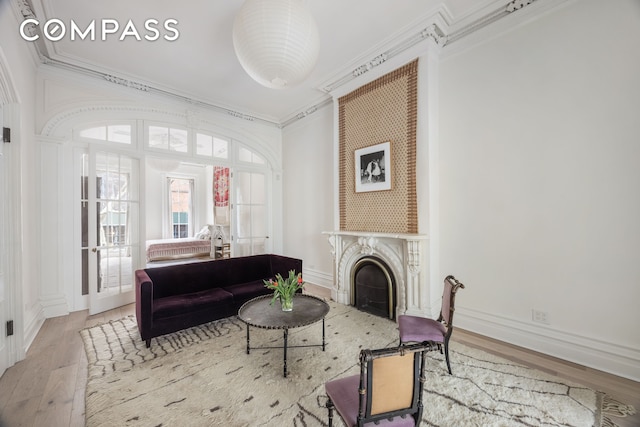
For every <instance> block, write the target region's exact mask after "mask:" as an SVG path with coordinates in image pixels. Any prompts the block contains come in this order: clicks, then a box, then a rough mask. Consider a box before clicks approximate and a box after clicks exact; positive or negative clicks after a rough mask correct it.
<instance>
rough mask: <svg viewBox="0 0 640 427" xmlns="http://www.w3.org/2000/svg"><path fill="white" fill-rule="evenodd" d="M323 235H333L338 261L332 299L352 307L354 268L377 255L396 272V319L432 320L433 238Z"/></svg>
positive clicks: (360, 233) (352, 233)
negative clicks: (431, 251)
mask: <svg viewBox="0 0 640 427" xmlns="http://www.w3.org/2000/svg"><path fill="white" fill-rule="evenodd" d="M323 234H325V235H328V236H329V244H330V245H331V254H332V255H333V260H334V277H335V281H336V283H335V284H334V287H333V289H332V290H331V294H332V295H331V296H332V298H333V299H334V300H335V301H337V302H339V303H342V304H352V292H353V291H352V286H351V275H352V269H353V267H354V265H355V264H356V263H357V262H358V260H360V259H361V258H363V257H366V256H374V257H377V258H380V259H382V260H383V261H384V262H385V263H386V264H387V265H388V266H389V268H390V269H391V270H392V272H393V275H394V278H395V281H396V289H397V296H396V317H397V316H398V315H400V314H412V315H417V316H427V317H432V311H433V308H432V305H433V301H431V298H430V293H431V292H430V289H429V285H428V284H429V280H428V278H429V271H428V270H429V266H428V260H429V254H428V250H429V245H428V241H429V236H427V235H425V234H402V233H378V232H366V231H357V232H356V231H324V232H323ZM437 303H438V304H439V303H440V301H438V302H437ZM438 308H439V307H438Z"/></svg>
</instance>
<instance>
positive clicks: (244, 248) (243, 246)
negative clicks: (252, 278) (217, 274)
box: [234, 239, 251, 256]
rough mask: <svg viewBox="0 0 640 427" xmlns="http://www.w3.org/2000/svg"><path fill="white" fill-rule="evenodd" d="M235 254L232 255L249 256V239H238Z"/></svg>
mask: <svg viewBox="0 0 640 427" xmlns="http://www.w3.org/2000/svg"><path fill="white" fill-rule="evenodd" d="M235 249H236V255H234V256H249V255H251V240H240V239H238V243H236V248H235Z"/></svg>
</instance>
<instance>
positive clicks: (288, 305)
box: [280, 296, 293, 311]
mask: <svg viewBox="0 0 640 427" xmlns="http://www.w3.org/2000/svg"><path fill="white" fill-rule="evenodd" d="M280 305H281V306H282V311H291V310H293V297H288V298H287V297H282V296H281V297H280Z"/></svg>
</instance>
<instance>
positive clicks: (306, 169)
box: [282, 106, 334, 287]
mask: <svg viewBox="0 0 640 427" xmlns="http://www.w3.org/2000/svg"><path fill="white" fill-rule="evenodd" d="M282 139H283V165H284V173H283V191H284V194H285V196H284V204H283V209H282V210H283V215H284V231H283V235H284V254H285V255H288V256H292V257H296V258H301V259H302V268H303V273H304V276H305V281H307V282H310V283H314V284H318V285H322V286H326V287H330V286H332V285H333V269H332V265H333V264H332V257H331V253H330V252H329V250H330V246H329V243H328V241H327V236H324V235H322V234H321V233H322V232H323V231H330V230H333V227H334V226H333V194H334V193H333V188H334V178H333V109H332V107H331V106H327V107H324V108H321V109H319V110H318V111H316V112H315V113H314V114H312V115H310V116H309V117H307V118H306V119H304V120H301V121H299V122H297V123H295V124H293V125H290V126H287V127H286V128H284V130H283V135H282Z"/></svg>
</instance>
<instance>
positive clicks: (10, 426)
mask: <svg viewBox="0 0 640 427" xmlns="http://www.w3.org/2000/svg"><path fill="white" fill-rule="evenodd" d="M319 296H324V295H319ZM129 314H134V306H133V305H128V306H125V307H121V308H119V309H115V310H111V311H108V312H105V313H102V314H99V315H95V316H89V315H88V313H87V311H79V312H75V313H71V314H70V315H68V316H63V317H57V318H53V319H48V320H47V321H46V322H45V323H44V326H43V327H42V329H41V330H40V332H39V333H38V336H37V337H36V339H35V341H34V343H33V344H32V345H31V347H30V348H29V351H28V353H27V357H26V359H25V360H23V361H21V362H18V363H17V364H16V365H14V366H13V367H11V368H9V369H8V370H7V371H6V372H5V373H4V375H3V376H2V378H0V427H17V426H35V427H40V426H48V427H49V426H51V427H58V426H84V390H85V384H86V379H87V359H86V356H85V352H84V347H83V344H82V340H81V338H80V334H79V333H78V331H79V330H80V329H83V328H85V327H89V326H93V325H96V324H98V323H102V322H106V321H109V320H115V319H119V318H121V317H124V316H127V315H129ZM452 339H453V340H455V341H459V342H461V343H464V344H466V345H469V346H473V347H477V348H480V349H482V350H485V351H488V352H491V353H495V354H497V355H499V356H502V357H505V358H508V359H511V360H514V361H517V362H519V363H522V364H524V365H528V366H532V367H535V368H538V369H540V370H543V371H546V372H549V373H551V374H553V375H557V376H558V377H561V378H567V379H570V380H574V381H576V382H579V383H582V384H584V385H586V386H589V387H591V388H594V389H597V390H601V391H604V392H606V393H608V394H609V395H611V396H613V397H615V398H617V399H619V400H622V401H624V402H625V403H628V404H632V405H634V406H635V408H636V409H640V383H638V382H634V381H630V380H627V379H624V378H620V377H616V376H614V375H610V374H606V373H603V372H600V371H596V370H593V369H589V368H585V367H582V366H579V365H576V364H573V363H569V362H566V361H562V360H558V359H555V358H552V357H549V356H546V355H543V354H539V353H534V352H531V351H528V350H524V349H522V348H519V347H515V346H512V345H510V344H506V343H503V342H499V341H495V340H492V339H488V338H485V337H482V336H479V335H476V334H473V333H470V332H466V331H462V330H460V329H457V330H456V331H455V332H454V334H453V338H452ZM615 422H617V423H618V424H619V425H620V426H621V427H638V426H640V414H636V415H634V416H633V417H627V418H616V419H615Z"/></svg>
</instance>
